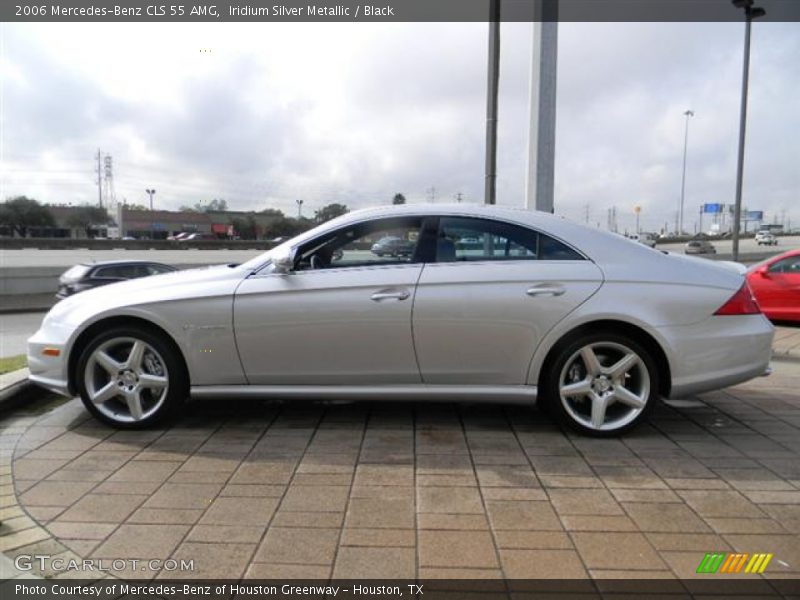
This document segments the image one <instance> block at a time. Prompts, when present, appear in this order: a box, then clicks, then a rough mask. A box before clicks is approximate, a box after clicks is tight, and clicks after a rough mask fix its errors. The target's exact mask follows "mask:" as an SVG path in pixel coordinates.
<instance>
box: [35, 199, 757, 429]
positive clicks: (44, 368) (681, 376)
mask: <svg viewBox="0 0 800 600" xmlns="http://www.w3.org/2000/svg"><path fill="white" fill-rule="evenodd" d="M386 237H393V238H399V239H402V240H405V241H406V242H407V243H408V245H409V246H410V247H413V251H412V252H411V253H409V254H408V255H406V254H402V255H396V256H390V255H384V256H377V255H375V254H374V253H372V252H371V251H370V249H371V248H372V246H373V244H375V243H376V242H377V241H378V240H380V239H384V238H386ZM772 336H773V328H772V326H771V325H770V323H769V321H768V320H767V319H766V318H765V317H764V316H763V315H762V314H761V311H760V310H759V307H758V305H757V304H756V302H755V301H754V299H753V297H752V295H751V293H750V290H749V288H748V287H747V284H746V283H745V280H744V278H743V276H742V275H741V274H740V273H737V272H735V271H734V270H731V269H729V268H726V267H725V266H721V265H716V264H714V263H713V262H711V261H705V260H702V259H696V258H691V257H686V256H682V255H669V254H667V253H663V252H659V251H656V250H653V249H650V248H647V247H645V246H643V245H641V244H637V243H635V242H633V241H631V240H627V239H625V238H622V237H620V236H616V235H612V234H607V233H604V232H601V231H598V230H594V229H589V228H586V227H583V226H581V225H578V224H575V223H572V222H569V221H567V220H564V219H561V218H557V217H554V216H552V215H548V214H543V213H536V212H529V211H523V210H514V209H501V208H496V207H483V206H467V205H455V206H450V207H447V206H442V205H417V206H414V205H407V206H397V207H383V208H377V209H367V210H363V211H357V212H353V213H350V214H347V215H345V216H343V217H340V218H338V219H335V220H333V221H330V222H328V223H325V224H324V225H321V226H319V227H317V228H315V229H313V230H311V231H308V232H306V233H304V234H302V235H300V236H298V237H296V238H294V239H291V240H288V241H286V242H284V243H282V244H281V245H280V246H278V247H276V248H274V249H273V250H270V251H269V252H267V253H265V254H262V255H260V256H257V257H255V258H254V259H253V260H251V261H249V262H247V263H245V264H243V265H239V266H219V267H210V268H204V269H194V270H190V271H182V272H178V273H169V274H165V275H157V276H154V277H149V278H146V279H141V280H136V281H131V282H125V283H118V284H113V285H110V286H107V287H104V288H99V289H97V290H90V291H87V292H84V293H82V294H80V295H78V296H76V297H74V298H67V299H66V300H63V301H62V302H60V303H59V304H57V305H56V306H55V307H53V309H52V310H51V311H50V312H49V313H48V315H47V316H46V317H45V319H44V322H43V323H42V326H41V329H40V330H39V331H38V332H37V333H36V334H35V335H34V336H33V337H32V338H31V339H30V340H29V349H28V364H29V366H30V371H31V379H32V380H33V381H34V382H36V383H38V384H40V385H42V386H44V387H46V388H49V389H51V390H55V391H57V392H60V393H62V394H66V395H74V394H78V395H80V397H81V398H82V400H83V402H84V404H85V405H86V408H87V409H88V410H89V411H90V412H91V413H92V414H93V415H94V416H96V417H97V418H98V419H100V420H101V421H103V422H105V423H107V424H109V425H113V426H116V427H120V428H132V427H143V426H148V425H151V424H154V423H156V422H158V421H161V420H162V419H165V418H167V417H171V416H173V415H174V414H175V413H177V412H178V411H179V409H180V407H181V405H182V404H183V403H184V401H185V400H186V399H187V398H189V397H196V398H199V397H219V398H227V399H229V400H231V399H235V398H245V397H274V398H283V399H292V398H298V399H301V398H302V399H305V398H315V399H349V400H352V399H359V398H365V399H372V400H374V399H386V400H391V399H414V398H425V399H427V400H436V399H446V400H483V401H498V402H522V403H529V404H530V403H533V402H534V401H536V400H537V399H538V403H539V404H540V405H543V406H544V408H545V409H546V410H547V411H548V412H549V413H550V414H551V415H552V416H553V417H554V418H555V419H556V420H557V421H559V422H560V423H562V424H565V425H568V426H570V427H573V428H575V429H577V430H578V431H580V432H584V433H588V434H593V435H612V434H618V433H620V432H622V431H625V430H627V429H629V428H631V427H633V426H634V425H635V424H636V423H638V422H641V421H642V420H643V419H644V418H645V417H646V415H647V413H648V412H649V411H650V410H651V409H652V408H653V406H654V404H655V403H656V402H657V400H658V398H659V397H682V396H685V395H687V394H693V393H698V392H704V391H708V390H713V389H717V388H722V387H725V386H728V385H732V384H736V383H739V382H742V381H746V380H748V379H750V378H752V377H755V376H758V375H761V374H763V373H765V372H766V371H767V370H768V363H769V358H770V347H771V343H772Z"/></svg>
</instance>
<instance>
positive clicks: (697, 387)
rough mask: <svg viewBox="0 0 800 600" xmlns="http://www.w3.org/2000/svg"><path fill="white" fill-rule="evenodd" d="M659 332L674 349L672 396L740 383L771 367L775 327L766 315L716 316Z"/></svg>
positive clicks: (761, 373) (671, 362)
mask: <svg viewBox="0 0 800 600" xmlns="http://www.w3.org/2000/svg"><path fill="white" fill-rule="evenodd" d="M659 331H660V332H661V333H662V335H664V337H665V338H666V339H667V340H668V341H669V344H670V347H671V349H672V357H671V360H670V366H671V368H672V386H671V391H670V398H680V397H684V396H687V395H691V394H698V393H701V392H708V391H711V390H717V389H720V388H724V387H728V386H731V385H736V384H738V383H742V382H744V381H748V380H749V379H753V378H754V377H758V376H760V375H764V374H765V373H766V372H767V371H768V370H769V361H770V358H771V356H772V338H773V335H774V328H773V327H772V324H771V323H770V322H769V321H768V320H767V318H766V317H765V316H764V315H760V314H759V315H737V316H714V317H711V318H709V319H706V320H705V321H703V322H702V323H697V324H694V325H691V326H678V327H665V328H663V329H660V330H659Z"/></svg>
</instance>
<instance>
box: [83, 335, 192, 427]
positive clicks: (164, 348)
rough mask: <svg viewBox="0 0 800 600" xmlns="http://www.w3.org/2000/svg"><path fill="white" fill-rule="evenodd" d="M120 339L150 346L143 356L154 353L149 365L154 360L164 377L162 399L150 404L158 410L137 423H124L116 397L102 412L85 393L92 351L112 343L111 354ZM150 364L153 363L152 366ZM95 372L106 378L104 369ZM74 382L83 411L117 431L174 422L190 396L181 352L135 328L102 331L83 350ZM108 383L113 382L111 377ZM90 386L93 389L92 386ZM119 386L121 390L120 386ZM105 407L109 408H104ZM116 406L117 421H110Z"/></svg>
mask: <svg viewBox="0 0 800 600" xmlns="http://www.w3.org/2000/svg"><path fill="white" fill-rule="evenodd" d="M120 339H125V340H128V339H129V340H137V341H140V342H144V344H146V345H147V346H150V348H149V349H146V350H145V356H147V354H148V351H150V350H154V351H155V353H152V352H150V356H149V358H150V360H151V361H153V360H155V364H157V365H158V366H159V367H160V368H161V369H162V373H160V375H163V374H166V379H167V384H166V386H164V385H163V384H161V385H162V388H163V387H165V388H166V391H165V393H164V394H163V399H160V400H159V401H153V403H152V404H153V405H154V406H157V408H155V410H153V411H152V413H151V414H147V415H145V416H143V417H142V418H140V419H137V420H125V419H123V416H122V413H123V411H124V407H125V404H124V401H123V400H122V399H121V398H118V397H114V398H112V399H110V400H109V401H108V402H107V403H102V404H101V408H102V409H101V408H99V407H98V405H97V404H95V403H94V402H92V400H91V396H90V393H89V389H88V388H89V386H88V385H87V383H88V382H87V381H86V370H87V365H88V363H89V361H90V360H91V359H92V356H93V354H94V353H95V351H96V350H97V349H98V348H100V346H103V345H104V344H107V343H111V344H112V346H111V350H109V352H111V351H112V350H113V348H114V347H115V346H113V343H114V341H115V340H120ZM123 346H124V343H122V344H120V346H119V347H120V348H122V349H123V350H124V348H123ZM154 357H155V358H154ZM150 364H153V363H152V362H151V363H150ZM93 368H94V366H93ZM96 372H99V373H100V375H99V376H100V377H102V376H103V375H105V374H104V373H103V369H96ZM148 374H150V373H148ZM75 378H76V379H75V381H76V388H77V390H78V393H79V394H80V397H81V400H82V401H83V404H84V406H85V407H86V409H87V410H88V411H89V412H90V413H91V414H92V416H94V417H95V418H96V419H98V420H99V421H101V422H103V423H105V424H106V425H110V426H111V427H115V428H117V429H145V428H148V427H152V426H154V425H157V424H160V423H164V422H165V421H167V420H169V419H172V418H174V417H175V416H176V415H177V414H178V412H179V411H180V409H181V407H182V406H183V404H184V402H185V400H186V398H187V397H188V395H189V376H188V373H187V372H186V367H185V365H184V362H183V359H182V357H181V356H180V351H179V350H178V348H177V346H176V345H175V344H174V342H172V340H168V339H165V336H164V335H163V334H161V333H158V332H156V331H153V330H151V329H146V328H143V327H137V326H120V327H114V328H112V329H109V330H108V331H104V332H103V333H101V334H99V335H97V336H96V337H95V338H94V339H92V340H91V341H90V342H89V343H88V344H87V346H86V347H85V348H84V350H83V352H82V353H81V356H80V358H79V359H78V363H77V367H76V371H75ZM109 379H112V377H111V376H110V375H109ZM109 383H110V381H109ZM92 385H94V383H93V384H92ZM119 385H120V386H122V383H120V384H119ZM146 393H148V394H149V393H150V391H149V390H146ZM158 396H159V398H161V393H159V394H158ZM144 402H146V400H145V401H144ZM107 404H108V405H109V406H107ZM117 405H119V406H120V409H119V416H118V418H113V417H112V416H111V415H110V414H108V413H110V412H113V411H112V408H113V407H115V406H117ZM141 408H142V403H140V410H141ZM131 418H133V417H131Z"/></svg>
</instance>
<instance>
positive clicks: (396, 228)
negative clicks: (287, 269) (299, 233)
mask: <svg viewBox="0 0 800 600" xmlns="http://www.w3.org/2000/svg"><path fill="white" fill-rule="evenodd" d="M421 228H422V218H421V217H402V218H391V219H379V220H375V221H368V222H366V223H357V224H355V225H350V226H348V227H344V228H342V229H339V230H336V231H334V232H331V233H329V234H327V235H325V236H323V237H320V238H316V239H314V240H311V241H309V242H307V243H306V244H304V245H303V246H301V247H300V248H299V250H298V260H297V263H296V264H295V270H296V271H308V270H316V269H341V268H346V267H366V266H374V265H391V264H404V263H412V262H420V260H419V258H418V256H417V246H418V241H419V237H420V230H421Z"/></svg>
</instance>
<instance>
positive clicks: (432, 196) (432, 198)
mask: <svg viewBox="0 0 800 600" xmlns="http://www.w3.org/2000/svg"><path fill="white" fill-rule="evenodd" d="M425 193H426V194H427V196H428V202H436V186H433V185H432V186H431V187H429V188H428V189H427V190H425ZM492 204H494V202H492Z"/></svg>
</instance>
